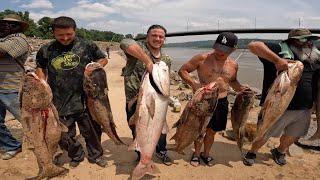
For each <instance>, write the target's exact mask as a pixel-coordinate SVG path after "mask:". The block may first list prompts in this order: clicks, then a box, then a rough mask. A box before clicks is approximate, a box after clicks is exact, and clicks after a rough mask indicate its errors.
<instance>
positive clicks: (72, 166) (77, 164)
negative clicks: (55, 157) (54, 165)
mask: <svg viewBox="0 0 320 180" xmlns="http://www.w3.org/2000/svg"><path fill="white" fill-rule="evenodd" d="M79 164H80V162H79V161H74V160H71V161H70V162H69V166H70V167H71V168H76V167H77V166H79Z"/></svg>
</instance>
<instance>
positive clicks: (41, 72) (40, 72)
mask: <svg viewBox="0 0 320 180" xmlns="http://www.w3.org/2000/svg"><path fill="white" fill-rule="evenodd" d="M36 75H37V76H38V77H39V78H40V79H43V80H45V81H47V72H46V70H45V69H42V68H39V67H37V69H36Z"/></svg>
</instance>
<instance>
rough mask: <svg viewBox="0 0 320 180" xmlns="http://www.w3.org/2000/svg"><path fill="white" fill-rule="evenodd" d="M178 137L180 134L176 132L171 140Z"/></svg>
mask: <svg viewBox="0 0 320 180" xmlns="http://www.w3.org/2000/svg"><path fill="white" fill-rule="evenodd" d="M177 137H178V135H177V133H175V134H174V135H173V136H172V137H171V139H170V140H172V139H173V140H176V139H177Z"/></svg>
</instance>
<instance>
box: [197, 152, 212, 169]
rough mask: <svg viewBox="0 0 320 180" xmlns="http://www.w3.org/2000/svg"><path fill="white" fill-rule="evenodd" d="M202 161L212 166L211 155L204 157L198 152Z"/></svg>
mask: <svg viewBox="0 0 320 180" xmlns="http://www.w3.org/2000/svg"><path fill="white" fill-rule="evenodd" d="M200 157H201V159H202V161H203V162H204V163H205V164H206V165H207V166H209V167H211V166H213V165H214V163H213V158H212V157H211V156H207V157H205V156H204V154H203V153H201V154H200Z"/></svg>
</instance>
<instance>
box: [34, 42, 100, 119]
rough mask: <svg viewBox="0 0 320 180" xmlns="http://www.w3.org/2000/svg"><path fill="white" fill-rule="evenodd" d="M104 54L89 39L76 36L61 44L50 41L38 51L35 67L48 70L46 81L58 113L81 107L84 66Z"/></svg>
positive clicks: (76, 110)
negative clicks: (70, 41) (67, 42)
mask: <svg viewBox="0 0 320 180" xmlns="http://www.w3.org/2000/svg"><path fill="white" fill-rule="evenodd" d="M101 58H105V54H104V53H103V52H102V51H101V50H100V49H99V47H98V46H97V45H96V44H95V43H94V42H92V41H87V40H84V39H81V38H75V40H74V42H73V43H72V44H70V45H67V46H64V45H62V44H60V43H59V42H58V41H55V40H54V41H52V42H50V43H48V44H46V45H44V46H42V47H41V48H40V50H39V51H38V53H37V57H36V62H37V67H40V68H42V69H46V70H47V71H48V83H49V85H50V87H51V89H52V93H53V104H54V105H55V106H56V108H57V110H58V112H59V115H60V116H67V115H71V114H76V113H79V112H83V111H84V91H83V88H82V82H83V73H84V70H85V66H86V65H87V64H88V63H90V62H92V61H97V60H98V59H101Z"/></svg>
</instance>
